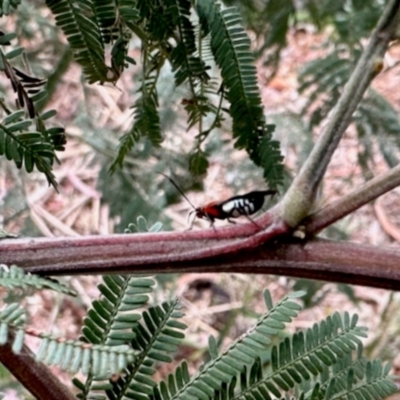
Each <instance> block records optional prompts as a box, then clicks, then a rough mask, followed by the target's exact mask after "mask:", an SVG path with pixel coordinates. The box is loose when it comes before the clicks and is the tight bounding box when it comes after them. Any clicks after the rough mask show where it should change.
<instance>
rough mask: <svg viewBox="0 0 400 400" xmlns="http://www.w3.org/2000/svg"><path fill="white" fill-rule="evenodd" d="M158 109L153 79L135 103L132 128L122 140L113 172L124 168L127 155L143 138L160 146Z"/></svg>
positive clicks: (148, 80) (111, 167)
mask: <svg viewBox="0 0 400 400" xmlns="http://www.w3.org/2000/svg"><path fill="white" fill-rule="evenodd" d="M157 107H158V94H157V89H156V86H155V80H154V78H153V77H151V78H149V79H147V80H146V81H145V82H144V84H143V86H142V88H141V96H140V97H139V98H138V100H137V101H136V102H135V105H134V109H135V112H134V122H133V125H132V128H131V130H130V132H128V133H126V134H125V135H123V136H122V137H121V139H120V144H119V148H118V154H117V157H116V158H115V160H114V162H113V163H112V165H111V166H110V171H111V172H115V171H116V169H117V168H118V167H120V168H121V167H122V165H123V162H124V159H125V157H126V155H127V154H128V153H129V151H130V150H131V149H132V147H133V145H134V144H135V143H136V142H138V141H139V139H140V138H141V137H147V138H148V139H149V140H150V142H151V143H152V144H153V145H154V146H159V145H160V143H161V141H162V139H163V138H162V134H161V126H160V115H159V113H158V111H157Z"/></svg>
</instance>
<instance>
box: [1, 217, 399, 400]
mask: <svg viewBox="0 0 400 400" xmlns="http://www.w3.org/2000/svg"><path fill="white" fill-rule="evenodd" d="M145 225H146V224H144V225H143V220H142V219H141V220H140V221H138V227H140V226H141V227H142V228H146V226H145ZM154 283H155V282H154V280H153V279H150V278H146V277H141V276H137V277H134V276H131V275H126V276H123V275H111V276H104V277H103V282H102V283H101V284H100V285H99V290H100V292H101V297H100V298H99V299H97V300H95V301H94V302H93V304H92V308H91V309H90V310H89V311H88V313H87V316H86V318H85V320H84V326H83V329H82V332H83V337H82V339H81V340H80V341H73V340H65V339H63V338H57V337H55V336H52V335H49V334H45V333H40V332H37V331H35V330H32V329H29V328H27V327H26V325H25V318H26V316H25V311H24V310H23V309H22V308H21V307H20V306H19V305H18V304H15V303H14V304H10V305H8V306H7V307H5V308H4V309H3V310H2V311H0V345H1V344H4V343H6V342H7V341H8V340H9V338H10V337H12V346H13V350H14V351H15V352H18V351H20V349H21V347H22V346H23V343H24V337H25V334H30V335H34V336H36V337H37V338H39V339H40V340H41V346H40V349H39V351H38V353H37V355H36V359H37V360H38V361H42V362H44V363H46V364H47V365H58V366H60V367H61V368H62V369H64V370H67V371H69V372H71V373H76V372H78V371H81V372H82V373H83V374H84V375H86V376H87V378H86V380H85V381H84V382H82V381H80V380H78V379H74V380H73V382H74V384H75V385H76V387H77V388H78V389H79V391H80V392H79V394H78V397H79V398H82V399H94V398H96V399H106V398H111V399H128V398H135V399H140V400H145V399H154V400H166V399H205V400H206V399H248V398H252V399H253V398H255V399H273V398H275V399H276V398H279V399H280V398H282V396H286V397H285V398H287V396H295V397H294V398H296V399H318V400H319V399H321V400H322V399H353V398H357V399H370V398H371V396H369V394H372V395H373V398H374V400H379V399H383V398H384V397H386V396H387V395H390V394H391V393H393V392H394V391H395V390H396V387H395V385H394V384H393V382H392V381H391V379H390V377H389V376H388V373H389V370H390V366H383V365H382V363H381V362H380V361H379V360H374V361H372V362H370V361H368V360H366V359H364V358H363V357H362V354H361V351H362V344H361V341H360V339H359V338H360V337H366V333H365V331H366V328H363V327H359V326H358V325H357V320H358V319H357V315H354V316H352V317H351V316H349V314H348V313H347V312H345V313H344V315H343V316H341V315H339V314H338V313H335V314H333V315H332V316H331V317H328V318H327V319H326V320H324V321H322V322H320V323H315V324H314V325H313V327H312V328H309V329H307V330H306V331H300V332H297V333H295V334H292V335H289V334H287V333H286V334H284V331H285V328H286V326H287V324H288V323H290V322H291V321H292V320H293V318H295V317H296V316H297V315H298V313H299V311H300V310H301V306H300V305H299V304H298V302H297V301H294V300H296V299H297V298H299V297H302V296H303V295H304V292H295V293H293V294H289V295H288V296H286V297H285V298H283V299H282V300H281V301H279V302H278V303H277V304H273V303H272V300H271V296H270V294H269V292H268V291H265V292H264V299H265V303H266V305H267V308H268V311H267V312H266V313H265V314H263V315H261V316H260V317H259V318H258V320H257V322H256V323H255V325H254V327H253V328H251V329H250V330H249V331H248V332H246V333H245V334H243V335H242V336H241V337H239V338H238V339H236V340H235V341H234V342H233V343H232V344H231V345H230V346H229V347H228V348H227V349H226V350H224V351H223V352H222V353H219V352H218V350H217V346H216V343H215V340H212V339H211V340H210V355H211V359H210V361H208V362H207V363H206V364H204V365H203V366H202V367H201V368H200V369H199V371H198V372H197V373H196V374H194V375H193V376H190V374H189V371H188V366H187V363H186V362H183V363H182V364H181V365H180V366H178V367H177V369H176V371H175V373H173V374H171V375H169V376H168V377H167V378H166V379H165V380H162V381H161V382H160V383H158V384H157V383H156V382H155V380H154V377H153V376H154V374H155V372H156V370H157V366H158V365H159V364H160V363H171V362H172V361H173V358H172V354H173V353H176V351H177V350H178V349H179V346H180V345H181V344H182V340H183V338H184V333H183V330H184V329H185V328H186V325H185V324H184V323H182V322H181V321H180V318H181V317H182V316H183V313H182V311H181V306H180V304H179V302H178V300H177V299H174V300H172V301H168V302H164V303H162V304H160V305H153V306H148V300H149V294H150V293H151V292H152V290H153V286H154ZM10 330H11V331H12V334H11V333H10V332H11V331H10ZM283 334H284V335H286V337H285V338H284V339H283V340H282V339H281V337H282V335H283ZM10 335H11V336H10ZM277 343H278V344H277ZM261 360H263V361H262V362H261ZM115 373H117V374H118V375H117V376H115V375H114V376H112V374H115Z"/></svg>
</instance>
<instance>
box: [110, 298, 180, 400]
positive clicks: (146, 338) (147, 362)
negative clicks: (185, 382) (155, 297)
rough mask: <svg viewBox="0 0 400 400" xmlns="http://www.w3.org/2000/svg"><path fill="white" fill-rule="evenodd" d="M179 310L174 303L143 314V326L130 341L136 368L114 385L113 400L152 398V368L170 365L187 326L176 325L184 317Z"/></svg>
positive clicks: (140, 324)
mask: <svg viewBox="0 0 400 400" xmlns="http://www.w3.org/2000/svg"><path fill="white" fill-rule="evenodd" d="M180 309H181V305H180V304H179V302H178V300H177V299H175V300H173V301H171V302H165V303H163V304H162V305H161V306H155V307H150V308H149V310H148V311H144V312H143V323H139V324H138V325H137V326H136V328H135V329H134V331H135V332H136V337H135V339H134V340H133V341H132V347H133V349H135V350H137V351H138V352H139V353H138V356H137V359H136V361H135V365H132V366H130V367H129V368H128V369H127V370H126V371H125V373H124V374H121V377H120V379H119V380H118V381H117V382H115V385H114V386H113V389H112V391H111V390H110V392H109V393H110V394H111V393H112V396H114V397H113V398H121V397H127V398H138V399H148V398H149V396H150V395H152V394H153V391H154V388H155V386H156V383H155V381H154V379H153V375H154V373H155V369H154V368H153V366H154V364H155V363H160V362H164V363H165V362H166V363H169V362H171V361H172V359H171V357H170V354H171V353H174V352H176V351H177V350H178V346H179V345H180V344H181V342H182V339H183V338H184V336H185V335H184V333H183V332H181V331H182V330H184V329H186V325H185V324H183V323H182V322H180V321H179V319H180V318H181V317H182V316H183V313H182V312H181V311H180Z"/></svg>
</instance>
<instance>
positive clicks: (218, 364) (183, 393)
mask: <svg viewBox="0 0 400 400" xmlns="http://www.w3.org/2000/svg"><path fill="white" fill-rule="evenodd" d="M302 295H303V292H296V293H292V294H290V295H289V296H287V297H285V298H284V299H283V300H281V301H280V302H279V303H278V304H276V305H275V306H274V305H273V304H272V300H271V296H270V294H269V292H268V291H267V290H266V291H265V292H264V299H265V302H266V305H267V307H268V309H269V311H268V312H267V313H266V314H264V315H263V316H262V317H261V318H259V320H258V321H257V324H256V325H255V326H254V327H253V328H252V329H251V330H250V331H249V332H247V333H246V334H245V335H243V336H242V337H241V338H239V339H237V340H236V341H235V342H233V343H232V344H231V345H230V346H229V348H228V349H227V350H226V351H224V352H223V353H222V354H221V355H219V356H217V357H216V358H213V359H212V360H211V361H210V362H209V363H207V364H206V365H204V366H203V368H202V369H201V371H200V372H198V373H197V374H196V375H195V376H194V377H193V378H191V379H190V381H189V382H188V383H186V384H185V385H183V386H182V387H180V389H179V390H176V389H175V388H176V387H177V385H178V383H177V382H175V381H173V382H171V383H170V382H168V385H167V387H166V388H167V391H165V389H164V390H162V389H163V388H162V387H161V386H160V387H159V390H158V393H160V394H161V397H162V398H163V399H164V400H167V399H169V398H170V399H180V398H186V397H191V396H195V397H198V398H205V397H206V396H210V395H213V393H214V391H219V390H221V388H222V385H223V384H224V383H225V384H229V383H230V382H231V380H232V379H233V378H236V376H237V375H238V374H240V373H241V372H243V371H244V368H245V366H246V365H247V366H249V365H252V364H253V363H254V361H255V360H256V359H257V358H258V357H259V355H260V353H262V352H263V351H266V350H267V349H268V348H270V347H271V346H272V337H274V336H275V335H277V334H278V333H279V332H281V331H282V330H283V329H284V328H285V323H287V322H290V321H291V320H292V318H294V317H296V316H297V314H298V311H299V310H300V309H301V307H300V305H299V304H297V303H295V302H293V301H292V299H293V298H297V297H299V296H302ZM170 379H171V380H172V378H170Z"/></svg>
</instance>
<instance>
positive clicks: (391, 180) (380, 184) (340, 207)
mask: <svg viewBox="0 0 400 400" xmlns="http://www.w3.org/2000/svg"><path fill="white" fill-rule="evenodd" d="M397 186H400V164H399V165H398V166H396V167H394V168H393V169H391V170H390V171H389V172H388V173H386V174H384V175H382V176H377V177H375V178H374V179H371V180H370V181H368V182H367V183H365V184H364V185H363V186H361V187H360V188H356V189H354V190H353V191H351V192H350V193H349V194H347V195H346V196H344V197H342V198H341V199H339V200H336V201H334V202H332V203H330V204H328V205H327V206H326V207H324V208H322V209H321V210H319V211H317V212H316V213H314V214H312V215H311V216H310V217H308V218H306V220H305V221H303V222H302V224H304V225H305V227H306V232H307V234H308V235H316V234H317V233H318V232H319V231H321V230H322V229H324V228H326V227H327V226H329V225H332V224H333V223H334V222H336V221H337V220H339V219H341V218H343V217H345V216H346V215H348V214H350V213H352V212H353V211H355V210H357V209H359V208H360V207H362V206H363V205H365V204H367V203H369V202H370V201H372V200H375V199H377V198H378V197H379V196H382V195H383V194H385V193H387V192H389V191H390V190H392V189H394V188H395V187H397Z"/></svg>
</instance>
